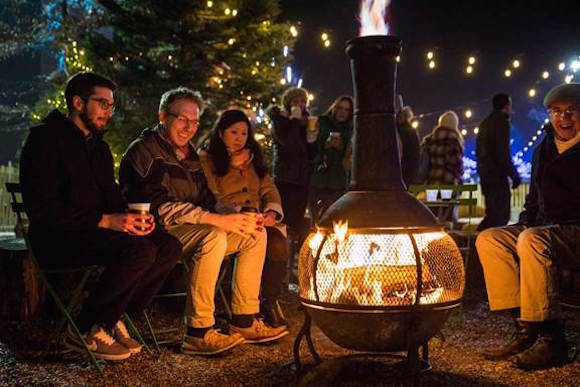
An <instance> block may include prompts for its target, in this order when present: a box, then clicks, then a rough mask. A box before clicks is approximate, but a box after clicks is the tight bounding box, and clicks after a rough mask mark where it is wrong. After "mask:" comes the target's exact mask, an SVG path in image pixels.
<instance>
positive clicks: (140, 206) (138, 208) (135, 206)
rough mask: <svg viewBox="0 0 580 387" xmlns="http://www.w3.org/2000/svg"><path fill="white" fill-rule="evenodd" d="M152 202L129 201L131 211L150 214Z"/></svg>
mask: <svg viewBox="0 0 580 387" xmlns="http://www.w3.org/2000/svg"><path fill="white" fill-rule="evenodd" d="M150 208H151V203H129V212H133V213H136V214H148V213H149V209H150Z"/></svg>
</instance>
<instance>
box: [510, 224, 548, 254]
mask: <svg viewBox="0 0 580 387" xmlns="http://www.w3.org/2000/svg"><path fill="white" fill-rule="evenodd" d="M548 244H549V241H548V240H547V239H546V236H545V235H544V234H543V233H542V232H541V231H540V230H538V229H537V228H535V227H531V228H527V229H525V230H524V231H522V232H521V233H520V235H519V236H518V242H517V251H518V255H519V256H520V258H521V257H522V255H526V252H529V251H541V252H543V251H545V250H546V249H547V247H548Z"/></svg>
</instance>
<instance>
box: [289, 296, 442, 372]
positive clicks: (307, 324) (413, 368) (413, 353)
mask: <svg viewBox="0 0 580 387" xmlns="http://www.w3.org/2000/svg"><path fill="white" fill-rule="evenodd" d="M300 309H302V312H303V313H304V323H303V324H302V327H301V328H300V331H299V332H298V335H297V336H296V339H295V340H294V366H295V367H296V372H297V373H300V372H302V371H303V365H302V362H301V360H300V345H301V344H302V340H303V339H306V344H307V345H308V350H309V351H310V354H311V355H312V357H313V358H314V362H315V365H314V367H316V366H318V365H319V364H320V363H322V359H321V358H320V355H319V354H318V352H316V348H314V343H313V341H312V334H311V329H312V318H311V317H310V314H309V313H308V310H306V308H305V307H304V306H301V307H300ZM357 313H360V312H359V311H357ZM414 320H415V318H413V319H411V321H414ZM408 343H409V344H408V346H407V355H406V356H405V355H399V354H396V353H390V352H361V353H358V354H349V355H344V356H340V357H341V358H352V357H388V358H391V359H400V360H402V361H403V362H405V361H406V362H407V369H408V372H409V374H411V375H415V374H416V373H417V372H420V373H425V372H428V371H431V370H432V369H433V367H432V366H431V363H430V361H429V342H425V343H422V344H417V343H416V342H414V341H413V340H409V341H408ZM419 347H421V349H422V351H421V358H419Z"/></svg>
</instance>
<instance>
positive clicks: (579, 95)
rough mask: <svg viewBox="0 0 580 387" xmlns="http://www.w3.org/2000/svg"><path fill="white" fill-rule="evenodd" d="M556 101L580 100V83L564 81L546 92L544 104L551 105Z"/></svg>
mask: <svg viewBox="0 0 580 387" xmlns="http://www.w3.org/2000/svg"><path fill="white" fill-rule="evenodd" d="M554 102H570V103H579V102H580V83H562V84H561V85H558V86H556V87H554V88H553V89H552V90H550V91H549V92H548V94H546V97H545V98H544V106H545V107H547V108H548V107H550V105H551V104H553V103H554Z"/></svg>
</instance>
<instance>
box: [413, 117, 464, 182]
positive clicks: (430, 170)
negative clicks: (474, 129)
mask: <svg viewBox="0 0 580 387" xmlns="http://www.w3.org/2000/svg"><path fill="white" fill-rule="evenodd" d="M462 175H463V137H462V136H461V133H459V117H457V114H456V113H455V112H454V111H452V110H449V111H446V112H445V113H443V114H441V116H439V119H438V120H437V126H436V127H435V128H434V129H433V131H432V132H431V133H430V134H428V135H427V136H425V138H423V141H422V143H421V165H420V168H419V176H418V181H419V182H420V183H422V184H460V183H461V177H462Z"/></svg>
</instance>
